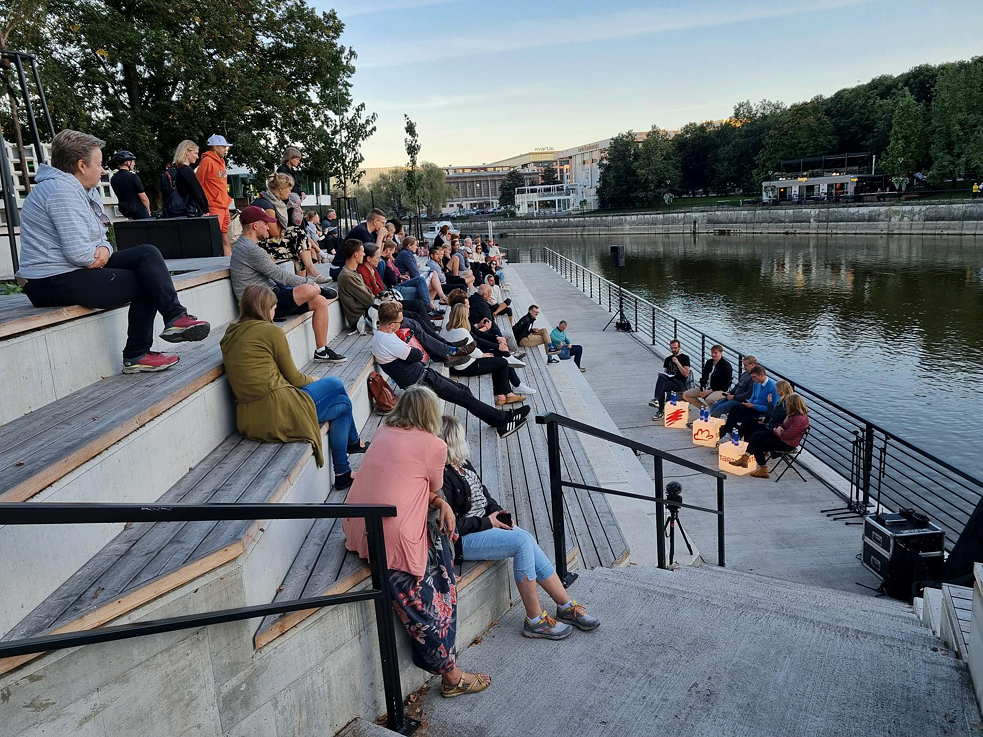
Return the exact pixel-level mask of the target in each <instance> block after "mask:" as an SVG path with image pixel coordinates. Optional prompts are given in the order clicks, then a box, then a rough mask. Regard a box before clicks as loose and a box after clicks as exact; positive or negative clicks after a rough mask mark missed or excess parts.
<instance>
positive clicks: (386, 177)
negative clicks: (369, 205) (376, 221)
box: [371, 169, 415, 217]
mask: <svg viewBox="0 0 983 737" xmlns="http://www.w3.org/2000/svg"><path fill="white" fill-rule="evenodd" d="M371 189H372V191H374V192H375V202H376V207H379V208H381V209H383V210H386V211H387V212H391V213H393V214H395V215H397V216H398V217H403V216H404V215H405V214H406V213H407V212H409V211H412V210H413V209H414V207H415V203H414V202H412V201H410V200H409V199H408V193H407V189H406V172H404V171H402V170H400V169H391V170H390V171H384V172H382V174H380V175H379V177H378V178H377V179H376V180H375V181H374V182H373V183H372V187H371Z"/></svg>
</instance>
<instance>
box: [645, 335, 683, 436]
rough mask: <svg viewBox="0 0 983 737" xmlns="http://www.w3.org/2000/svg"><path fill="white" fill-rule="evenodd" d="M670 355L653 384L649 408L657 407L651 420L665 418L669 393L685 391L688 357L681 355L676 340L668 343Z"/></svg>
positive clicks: (680, 347)
mask: <svg viewBox="0 0 983 737" xmlns="http://www.w3.org/2000/svg"><path fill="white" fill-rule="evenodd" d="M669 350H670V351H671V353H670V354H669V355H668V356H667V357H666V360H665V361H663V363H662V371H660V372H659V378H658V380H656V382H655V396H654V397H652V401H651V402H649V407H658V409H659V411H658V412H656V413H655V417H653V418H652V419H653V420H661V419H662V418H663V417H664V416H665V409H666V395H667V394H668V393H669V392H677V393H678V394H682V393H683V391H684V390H685V389H686V381H687V380H688V379H689V372H690V364H689V356H687V355H686V354H685V353H683V350H682V346H681V345H680V343H679V341H678V340H670V341H669Z"/></svg>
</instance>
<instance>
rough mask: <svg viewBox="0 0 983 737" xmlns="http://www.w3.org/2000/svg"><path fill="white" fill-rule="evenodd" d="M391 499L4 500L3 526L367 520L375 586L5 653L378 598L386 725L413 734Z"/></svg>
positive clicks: (4, 646) (7, 652) (16, 646)
mask: <svg viewBox="0 0 983 737" xmlns="http://www.w3.org/2000/svg"><path fill="white" fill-rule="evenodd" d="M395 516H396V507H394V506H392V505H388V504H96V503H87V504H73V503H62V502H24V503H13V502H5V503H0V525H72V524H99V523H113V522H214V521H223V522H224V521H238V520H259V519H264V520H266V519H338V518H342V517H361V518H364V519H365V528H366V533H367V538H368V540H367V542H368V548H369V569H370V571H371V575H372V588H370V589H366V590H363V591H358V592H348V593H344V594H331V595H328V596H313V597H308V598H306V599H293V600H290V601H281V602H275V603H271V604H260V605H257V606H247V607H237V608H234V609H221V610H216V611H210V612H203V613H201V614H192V615H188V616H182V617H170V618H167V619H155V620H151V621H147V622H135V623H132V624H124V625H117V626H112V627H99V628H97V629H94V630H87V631H81V632H67V633H64V634H49V635H42V636H40V637H29V638H22V639H19V640H9V641H6V642H0V658H8V657H14V656H19V655H30V654H34V653H43V652H48V651H51V650H61V649H64V648H69V647H78V646H80V645H91V644H95V643H100V642H114V641H117V640H127V639H131V638H134V637H145V636H147V635H153V634H160V633H163V632H175V631H178V630H185V629H194V628H196V627H203V626H207V625H212V624H223V623H226V622H238V621H242V620H245V619H255V618H258V617H265V616H268V615H271V614H283V613H286V612H293V611H299V610H302V609H318V608H321V607H325V606H333V605H335V604H349V603H354V602H359V601H368V600H372V601H374V602H375V618H376V631H377V633H378V637H379V658H380V661H381V663H382V683H383V690H384V691H385V699H386V726H387V727H388V728H389V729H391V730H393V731H395V732H399V733H400V734H412V733H413V731H414V730H415V729H416V728H417V727H418V726H419V722H417V721H416V720H414V719H410V718H409V717H407V716H406V714H405V712H404V710H403V692H402V686H401V685H400V679H399V656H398V655H397V652H396V632H395V628H394V626H393V617H392V596H391V593H390V591H389V570H388V568H387V567H386V564H385V561H387V560H388V558H387V557H386V539H385V536H384V535H383V530H382V520H383V518H384V517H395Z"/></svg>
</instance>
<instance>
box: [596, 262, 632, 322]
mask: <svg viewBox="0 0 983 737" xmlns="http://www.w3.org/2000/svg"><path fill="white" fill-rule="evenodd" d="M621 271H622V268H621V267H618V311H617V312H615V313H614V315H613V316H612V317H611V319H610V320H608V324H607V325H605V326H604V328H603V329H602V330H601V332H604V331H605V330H607V329H608V328H609V327H611V323H614V329H615V330H616V331H618V332H619V333H631V332H634V331H633V330H632V327H631V323H630V322H628V318H627V317H625V291H624V290H623V289H622V288H621ZM615 321H617V322H615Z"/></svg>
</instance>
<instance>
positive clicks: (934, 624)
mask: <svg viewBox="0 0 983 737" xmlns="http://www.w3.org/2000/svg"><path fill="white" fill-rule="evenodd" d="M923 596H924V599H925V603H924V605H923V609H922V623H923V624H924V625H925V626H926V627H928V628H929V629H930V630H932V632H933V633H935V636H936V637H938V636H939V635H940V634H941V632H942V591H941V590H940V589H925V591H924V595H923Z"/></svg>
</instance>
